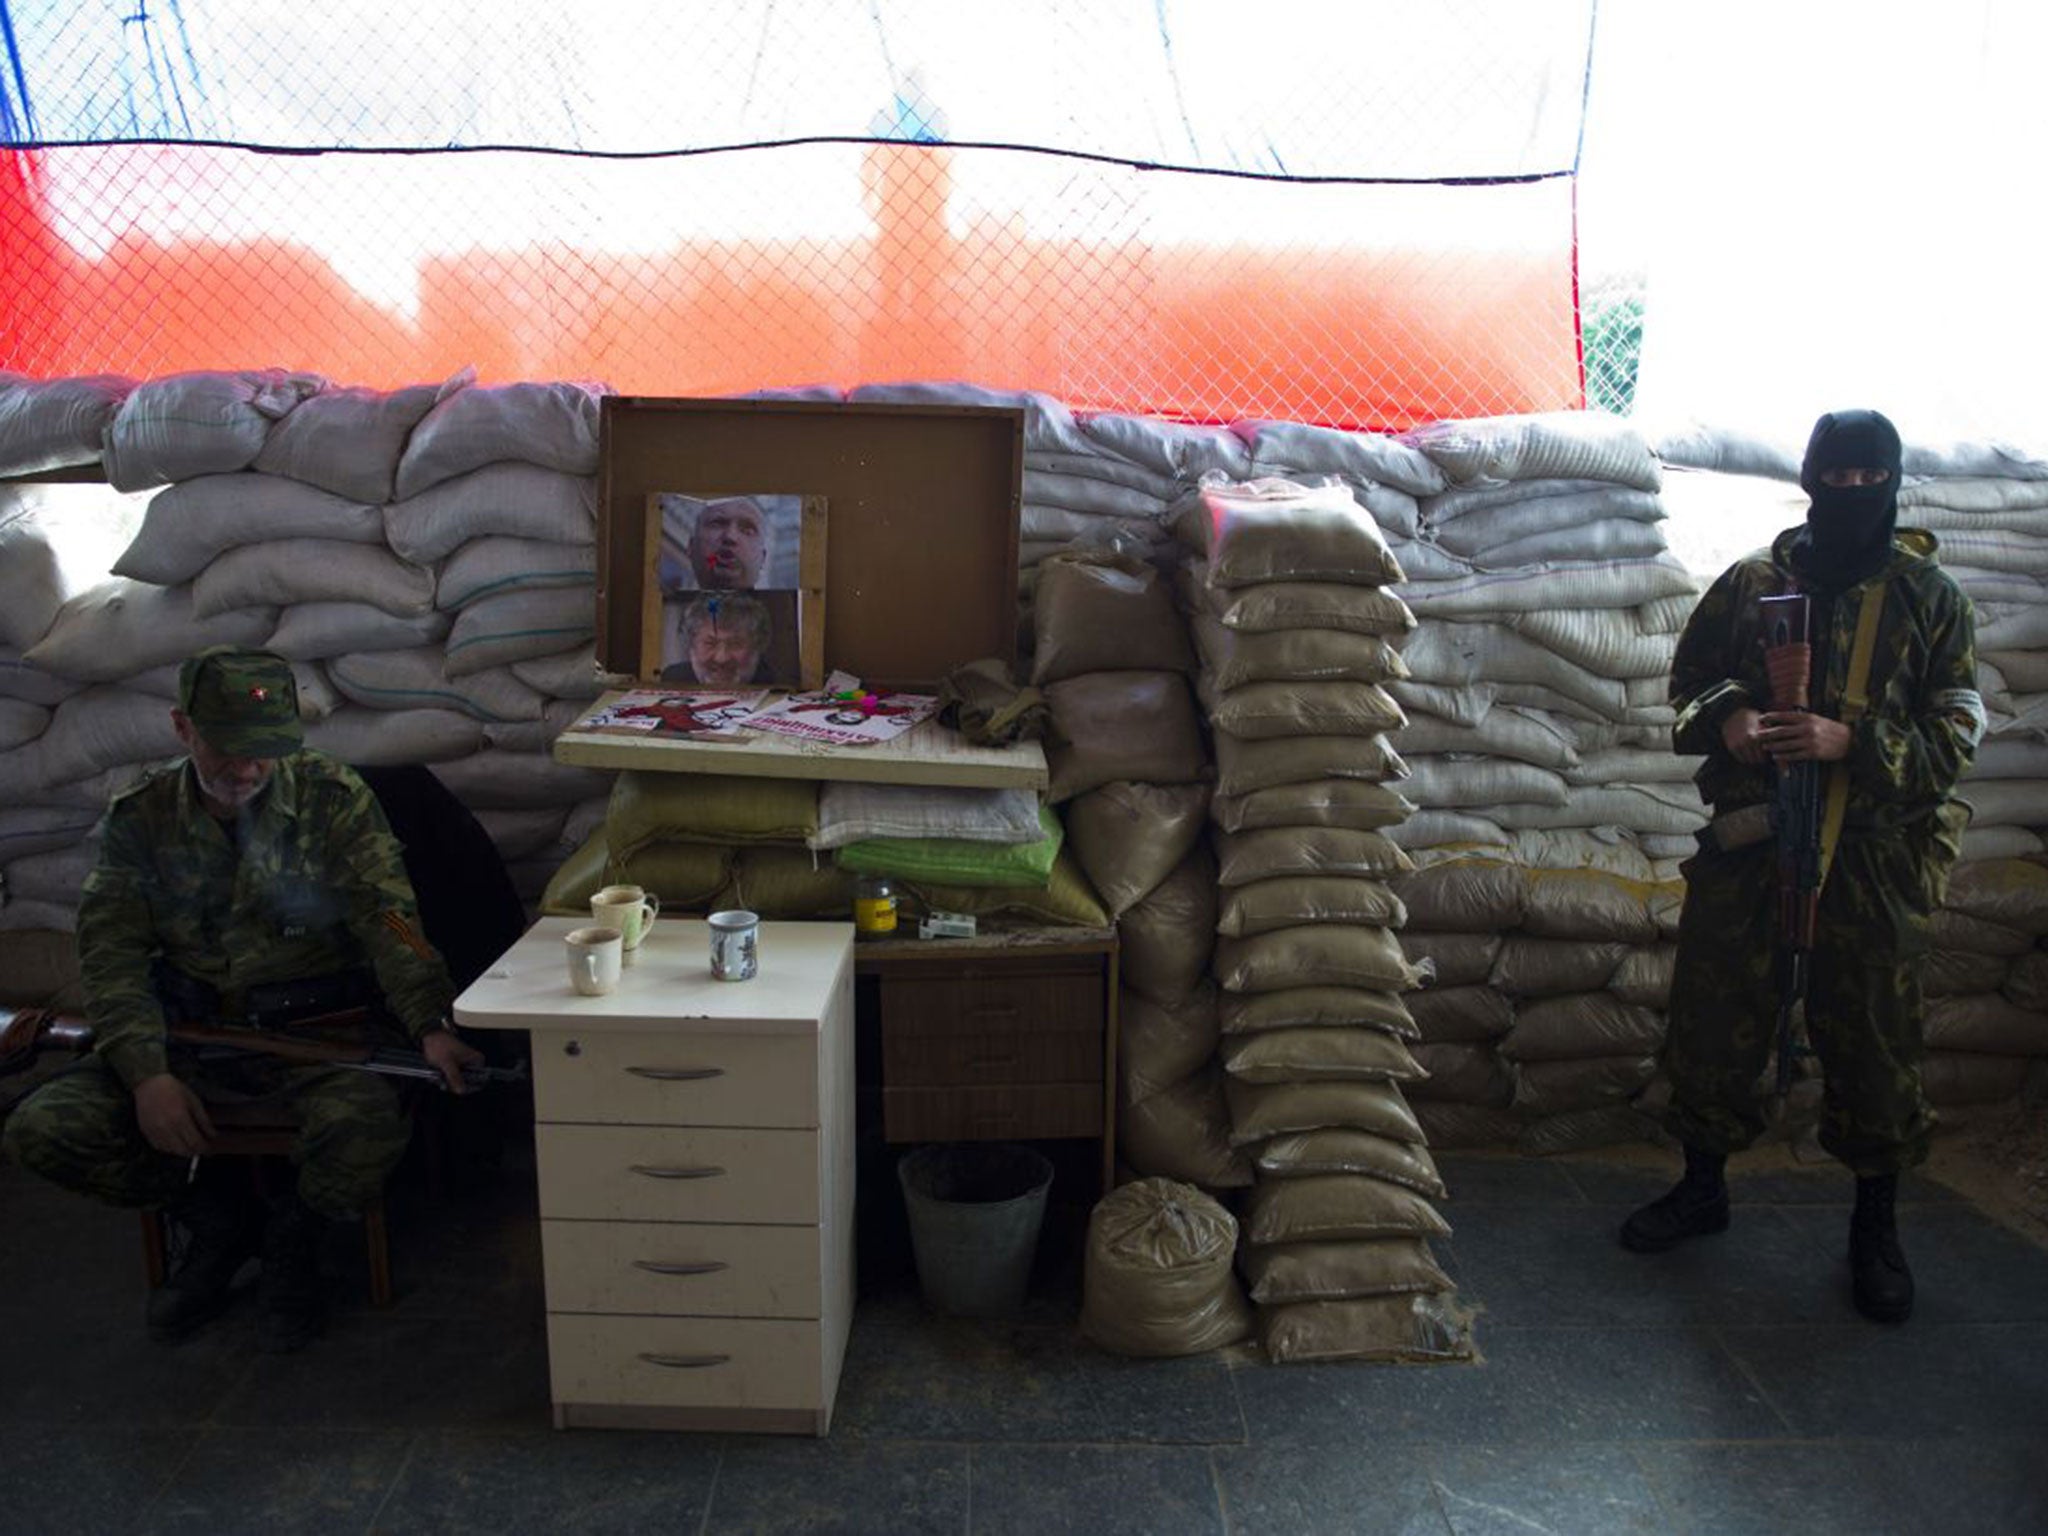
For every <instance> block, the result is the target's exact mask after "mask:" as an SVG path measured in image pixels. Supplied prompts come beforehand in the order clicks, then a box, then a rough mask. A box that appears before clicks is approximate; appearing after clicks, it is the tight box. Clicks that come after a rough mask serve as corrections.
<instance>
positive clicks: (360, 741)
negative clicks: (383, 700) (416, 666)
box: [306, 705, 484, 768]
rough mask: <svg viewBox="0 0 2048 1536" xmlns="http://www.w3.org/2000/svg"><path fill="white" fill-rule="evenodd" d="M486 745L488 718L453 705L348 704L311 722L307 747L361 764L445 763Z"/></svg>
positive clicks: (379, 766)
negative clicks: (370, 706)
mask: <svg viewBox="0 0 2048 1536" xmlns="http://www.w3.org/2000/svg"><path fill="white" fill-rule="evenodd" d="M483 744H484V726H483V722H482V721H481V720H479V719H477V718H476V716H474V715H471V714H467V713H464V712H461V711H458V710H452V709H402V710H399V709H364V708H362V707H361V706H360V705H346V706H344V707H343V708H341V709H337V710H335V711H334V712H333V713H332V714H330V715H327V716H325V717H324V718H322V719H320V720H317V721H311V722H308V724H307V726H306V745H307V746H309V747H312V748H314V749H315V750H316V751H320V752H325V753H326V754H327V755H328V756H329V757H336V758H339V759H341V761H343V762H344V763H347V764H349V765H350V766H352V767H356V768H383V767H393V766H396V765H398V764H402V763H445V762H450V761H453V760H454V759H456V758H459V757H467V756H469V754H470V753H472V752H475V751H477V750H479V749H480V748H481V747H482V746H483Z"/></svg>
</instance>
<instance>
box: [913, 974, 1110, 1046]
mask: <svg viewBox="0 0 2048 1536" xmlns="http://www.w3.org/2000/svg"><path fill="white" fill-rule="evenodd" d="M880 1001H881V1018H882V1032H883V1035H884V1036H885V1037H886V1036H889V1035H896V1036H899V1037H900V1036H910V1035H974V1036H988V1035H1002V1034H1024V1035H1047V1034H1061V1033H1087V1032H1091V1031H1092V1032H1093V1033H1095V1034H1097V1035H1099V1034H1101V1032H1102V1006H1103V980H1102V972H1101V970H1100V969H1099V968H1091V969H1086V970H1070V971H1047V972H1039V971H1029V972H1002V971H996V972H983V973H980V974H976V973H974V972H968V973H966V974H956V975H951V976H888V977H884V978H883V980H882V985H881V999H880Z"/></svg>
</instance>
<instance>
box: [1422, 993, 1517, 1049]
mask: <svg viewBox="0 0 2048 1536" xmlns="http://www.w3.org/2000/svg"><path fill="white" fill-rule="evenodd" d="M1408 1010H1409V1012H1410V1014H1411V1015H1413V1017H1414V1019H1415V1027H1416V1029H1417V1030H1419V1031H1420V1032H1421V1033H1420V1036H1419V1038H1421V1039H1422V1040H1424V1041H1427V1042H1428V1043H1429V1044H1431V1045H1455V1044H1460V1043H1464V1044H1470V1043H1473V1042H1475V1041H1483V1040H1498V1039H1499V1038H1500V1037H1501V1036H1502V1035H1505V1034H1506V1033H1507V1032H1508V1031H1509V1030H1511V1029H1513V1028H1514V1027H1515V1008H1514V1004H1513V1003H1511V1002H1509V1001H1508V999H1507V996H1506V994H1505V993H1501V992H1496V991H1495V990H1494V989H1493V988H1492V987H1489V986H1486V985H1484V984H1481V985H1479V986H1472V987H1426V988H1424V989H1423V990H1422V991H1420V992H1411V993H1409V994H1408Z"/></svg>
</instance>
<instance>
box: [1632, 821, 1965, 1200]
mask: <svg viewBox="0 0 2048 1536" xmlns="http://www.w3.org/2000/svg"><path fill="white" fill-rule="evenodd" d="M1949 863H1950V860H1949V858H1948V856H1947V854H1946V852H1945V851H1944V850H1943V849H1942V848H1941V847H1940V846H1938V845H1937V844H1936V842H1935V841H1934V839H1933V838H1932V837H1926V836H1920V835H1915V834H1912V833H1904V834H1898V835H1888V836H1884V837H1865V838H1853V839H1852V838H1849V837H1844V838H1843V839H1842V841H1841V844H1840V846H1839V848H1838V849H1837V851H1836V856H1835V862H1834V867H1833V869H1832V870H1831V871H1830V873H1829V875H1828V879H1827V884H1826V885H1825V886H1824V887H1823V888H1822V891H1821V899H1820V910H1819V916H1818V921H1817V923H1816V925H1815V937H1814V948H1813V955H1812V960H1811V963H1810V966H1809V969H1808V985H1807V992H1806V1008H1805V1014H1806V1036H1807V1040H1808V1043H1809V1044H1810V1045H1811V1046H1812V1048H1813V1052H1814V1055H1815V1056H1816V1057H1818V1058H1819V1060H1820V1064H1821V1069H1822V1073H1823V1097H1822V1109H1821V1126H1820V1143H1821V1146H1822V1147H1824V1148H1825V1149H1826V1150H1827V1151H1828V1152H1829V1153H1831V1154H1832V1155H1833V1156H1835V1157H1836V1158H1839V1159H1840V1160H1841V1161H1842V1162H1844V1163H1846V1164H1848V1166H1849V1167H1850V1168H1852V1169H1853V1170H1855V1172H1856V1173H1858V1174H1860V1175H1869V1174H1882V1173H1897V1172H1900V1171H1902V1170H1904V1169H1907V1168H1911V1167H1914V1166H1915V1165H1917V1164H1918V1163H1920V1162H1921V1161H1922V1160H1923V1159H1925V1157H1926V1156H1927V1139H1928V1135H1929V1132H1930V1131H1931V1130H1932V1128H1933V1124H1934V1116H1933V1112H1932V1111H1931V1110H1930V1109H1929V1108H1928V1105H1927V1098H1926V1095H1925V1093H1924V1092H1923V1091H1922V1089H1921V1083H1920V1060H1921V1057H1922V1055H1923V1054H1924V1052H1925V1047H1924V1044H1923V1041H1922V1036H1921V1015H1922V996H1921V990H1920V966H1921V963H1922V961H1923V959H1924V958H1925V955H1926V953H1927V948H1928V929H1929V923H1930V919H1931V918H1932V915H1933V912H1934V908H1935V907H1936V906H1937V905H1939V903H1940V898H1941V893H1942V891H1943V889H1944V888H1945V887H1946V884H1947V878H1948V868H1949ZM1684 874H1685V880H1686V889H1685V907H1684V911H1683V913H1682V915H1681V916H1680V918H1679V935H1678V961H1677V967H1676V969H1675V971H1674V974H1673V976H1672V982H1671V1015H1670V1026H1669V1029H1668V1031H1667V1033H1666V1035H1665V1043H1664V1051H1663V1057H1662V1060H1663V1066H1664V1071H1665V1073H1666V1075H1667V1076H1669V1078H1670V1079H1671V1087H1672V1102H1671V1109H1670V1111H1669V1113H1668V1114H1667V1116H1666V1125H1667V1127H1668V1128H1669V1129H1670V1130H1671V1131H1672V1133H1673V1134H1674V1135H1676V1136H1677V1137H1678V1138H1679V1139H1680V1140H1682V1141H1684V1142H1686V1143H1687V1144H1688V1145H1691V1146H1695V1147H1699V1148H1701V1149H1702V1150H1704V1151H1709V1152H1721V1153H1727V1152H1734V1151H1738V1150H1740V1149H1741V1148H1743V1147H1746V1146H1748V1145H1749V1144H1750V1143H1751V1142H1753V1141H1754V1140H1756V1138H1757V1137H1758V1136H1759V1135H1760V1134H1761V1133H1762V1131H1763V1129H1764V1124H1765V1120H1764V1109H1765V1104H1766V1100H1767V1097H1768V1088H1769V1085H1767V1084H1766V1083H1765V1082H1764V1081H1763V1073H1764V1069H1765V1066H1766V1063H1767V1062H1768V1061H1769V1059H1770V1056H1771V1052H1772V1047H1773V1045H1774V1044H1775V1039H1776V1033H1777V1014H1778V989H1777V970H1776V965H1775V958H1774V957H1775V952H1776V939H1775V929H1776V917H1777V895H1776V879H1777V863H1776V850H1775V846H1774V845H1773V844H1771V843H1762V844H1758V845H1756V846H1754V847H1750V848H1743V849H1738V850H1736V851H1735V852H1733V853H1718V852H1716V853H1701V854H1698V855H1697V856H1695V857H1694V858H1692V859H1689V860H1687V861H1686V864H1685V866H1684Z"/></svg>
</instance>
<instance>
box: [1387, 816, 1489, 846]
mask: <svg viewBox="0 0 2048 1536" xmlns="http://www.w3.org/2000/svg"><path fill="white" fill-rule="evenodd" d="M1387 838H1388V840H1389V841H1391V842H1392V843H1393V844H1394V846H1395V847H1397V848H1401V849H1405V850H1409V851H1415V850H1420V849H1424V848H1436V847H1440V846H1443V845H1445V844H1451V845H1455V846H1461V847H1463V846H1470V845H1473V844H1478V845H1481V846H1486V847H1500V848H1505V847H1507V846H1508V845H1509V844H1510V843H1511V842H1512V841H1513V834H1512V833H1510V832H1508V831H1507V830H1506V829H1505V828H1503V827H1502V826H1501V825H1500V823H1499V822H1496V821H1491V820H1489V819H1488V818H1486V817H1484V816H1474V815H1472V814H1471V813H1470V812H1466V811H1417V812H1416V813H1415V814H1414V815H1413V816H1410V817H1409V818H1408V819H1407V820H1406V821H1404V822H1402V823H1401V824H1400V825H1399V826H1397V827H1389V828H1387Z"/></svg>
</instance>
